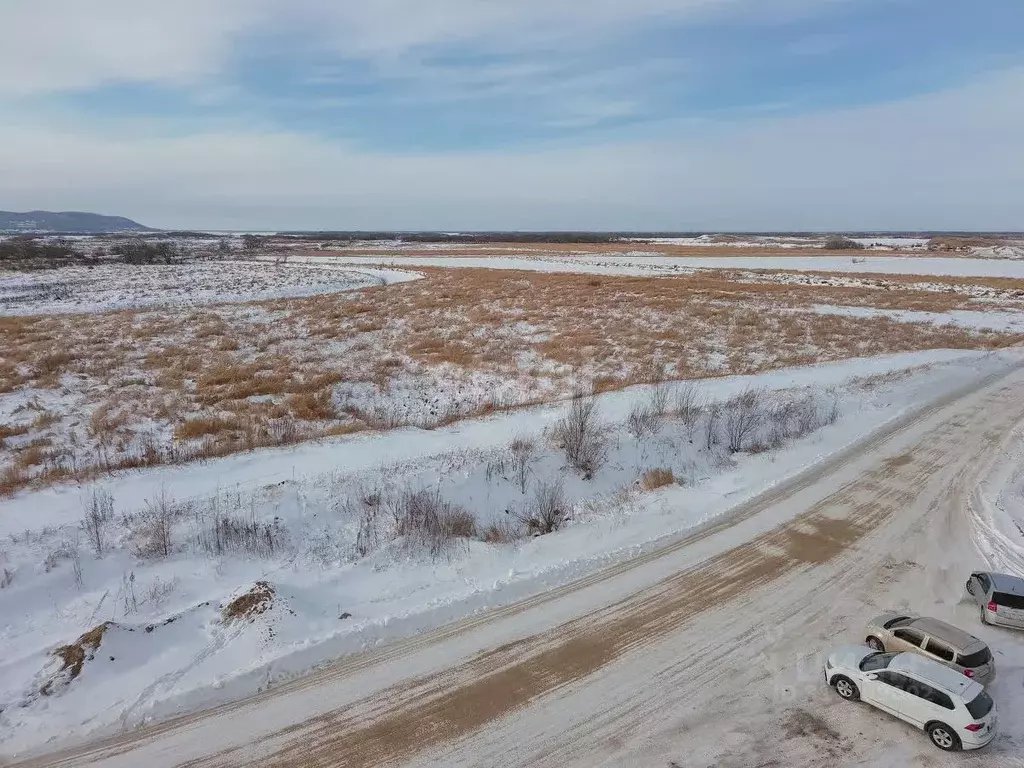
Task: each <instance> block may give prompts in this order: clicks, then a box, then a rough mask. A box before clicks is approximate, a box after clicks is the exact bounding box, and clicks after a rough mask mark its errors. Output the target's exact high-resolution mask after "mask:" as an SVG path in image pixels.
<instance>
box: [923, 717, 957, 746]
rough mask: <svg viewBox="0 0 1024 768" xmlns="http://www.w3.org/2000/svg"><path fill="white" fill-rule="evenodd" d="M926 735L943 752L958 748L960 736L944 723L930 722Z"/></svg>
mask: <svg viewBox="0 0 1024 768" xmlns="http://www.w3.org/2000/svg"><path fill="white" fill-rule="evenodd" d="M928 737H929V738H930V739H931V740H932V744H934V745H935V746H936V747H938V748H939V749H941V750H943V751H945V752H953V751H955V750H958V749H960V737H959V736H957V735H956V732H955V731H954V730H953V729H952V728H950V727H949V726H948V725H946V724H945V723H930V724H929V725H928Z"/></svg>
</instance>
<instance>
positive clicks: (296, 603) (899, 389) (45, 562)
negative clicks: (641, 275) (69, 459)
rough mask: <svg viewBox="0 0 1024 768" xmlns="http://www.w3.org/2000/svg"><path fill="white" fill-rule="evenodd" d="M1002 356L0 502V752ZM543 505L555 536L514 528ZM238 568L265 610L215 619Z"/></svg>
mask: <svg viewBox="0 0 1024 768" xmlns="http://www.w3.org/2000/svg"><path fill="white" fill-rule="evenodd" d="M1018 359H1019V355H1018V354H1017V353H1015V352H1011V351H1006V352H999V353H965V352H944V351H932V352H922V353H911V354H906V355H895V356H888V357H882V358H871V359H863V360H850V361H847V362H843V363H835V364H829V365H821V366H814V367H810V368H802V369H792V370H783V371H776V372H773V373H768V374H762V375H760V376H754V377H735V378H723V379H715V380H705V381H702V382H699V383H698V384H697V385H696V386H695V387H694V388H693V389H692V390H690V389H689V388H687V387H685V386H673V387H671V388H670V391H669V390H665V389H663V388H661V387H636V388H632V389H630V390H626V391H623V392H617V393H612V394H608V395H604V396H601V397H600V398H598V400H597V401H596V402H597V409H598V411H597V413H598V416H599V418H598V421H599V423H600V425H601V426H600V430H599V437H597V436H596V435H595V439H597V440H598V441H599V444H600V446H601V450H600V451H599V452H598V453H599V455H598V456H597V457H596V458H595V459H594V461H593V462H592V463H591V464H588V465H587V466H586V467H583V468H573V467H572V466H571V462H570V460H569V457H568V455H567V450H566V442H567V439H566V437H565V434H564V432H561V433H560V432H559V430H558V429H557V424H558V422H559V421H560V420H561V419H562V418H563V417H564V416H565V414H566V411H567V406H565V405H560V406H550V407H541V408H535V409H531V410H528V411H521V412H517V413H511V414H504V415H497V416H492V417H489V418H486V419H480V420H474V421H469V422H461V423H458V424H456V425H454V426H451V427H447V428H444V429H441V430H437V431H434V432H424V431H421V430H408V429H407V430H401V431H393V432H389V433H384V434H380V435H373V436H355V437H352V438H346V439H339V440H332V441H329V442H323V443H320V444H316V445H313V444H307V445H302V446H299V447H296V448H293V449H287V450H271V451H262V452H259V453H251V454H245V455H240V456H233V457H228V458H225V459H221V460H217V461H211V462H209V463H206V464H203V465H199V466H189V467H164V468H159V469H154V470H145V471H142V472H138V473H130V474H122V475H118V476H116V477H111V478H108V479H106V480H104V481H102V482H101V483H99V484H97V485H95V486H92V487H90V488H82V489H76V488H69V487H59V488H52V489H48V490H43V491H38V492H34V493H30V494H22V495H20V496H18V497H16V498H14V499H8V500H6V501H3V502H0V537H2V538H0V584H2V586H3V589H2V590H0V616H2V617H3V621H2V623H0V641H2V644H3V647H4V650H5V654H4V658H3V659H2V661H0V708H2V710H3V711H2V713H0V725H2V726H3V727H2V728H0V745H2V747H0V749H2V750H3V752H4V753H8V754H10V753H16V752H21V751H23V750H25V749H28V748H33V747H38V746H40V745H42V744H44V743H47V742H49V741H50V740H55V739H67V738H72V739H77V738H81V737H82V736H84V735H86V734H89V733H92V732H96V731H109V730H111V729H114V728H118V727H123V726H130V725H133V724H136V723H139V722H143V721H145V720H146V719H147V718H151V717H159V716H164V715H167V714H170V713H173V712H175V711H179V710H181V709H188V708H191V707H194V706H197V705H200V704H209V703H213V702H215V701H218V700H224V699H229V698H234V697H238V696H241V695H245V694H247V693H251V692H254V691H255V690H258V689H260V688H262V687H265V686H267V685H268V684H270V683H272V682H275V681H279V680H281V679H283V678H286V677H289V676H292V675H295V674H299V673H301V672H303V671H305V670H308V669H309V668H311V667H313V666H315V665H317V664H319V663H322V662H324V661H327V660H329V659H332V658H336V657H337V656H338V655H339V654H343V653H348V652H353V651H357V650H359V649H361V648H364V647H366V646H368V645H372V644H375V643H378V642H381V641H382V640H386V639H389V638H394V637H398V636H402V635H406V634H409V633H414V632H418V631H421V630H423V629H425V628H427V627H431V626H436V625H439V624H441V623H444V622H447V621H450V620H452V619H455V618H457V617H458V616H461V615H466V614H468V613H472V612H474V611H477V610H480V609H482V608H485V607H489V606H494V605H499V604H504V603H508V602H511V601H513V600H515V599H517V598H520V597H522V596H524V595H528V594H532V593H535V592H538V591H542V590H544V589H546V588H550V587H551V586H553V585H556V584H560V583H564V582H566V581H569V580H571V579H573V578H574V577H577V576H579V575H581V574H583V573H585V572H587V571H590V570H593V569H595V568H598V567H600V566H602V565H606V564H608V563H611V562H616V561H620V560H624V559H628V558H630V557H633V556H635V555H636V554H637V553H639V552H642V551H645V550H646V549H647V548H649V547H651V546H652V545H653V543H654V542H655V541H658V540H663V539H664V537H666V536H670V535H674V534H678V533H679V532H681V531H685V530H687V529H690V528H692V527H694V526H696V525H699V524H700V523H702V522H704V521H707V520H709V519H711V518H713V517H715V516H717V515H720V514H722V513H723V512H724V511H726V510H728V509H729V508H731V507H734V506H735V505H736V504H738V503H740V502H741V501H743V500H744V499H746V498H749V497H750V496H752V495H753V494H755V493H757V492H759V491H761V490H763V489H765V488H767V487H770V486H772V485H773V484H775V483H778V482H780V481H781V480H782V479H784V478H786V477H789V476H792V475H793V474H795V473H796V472H798V471H800V470H801V469H802V468H805V467H807V466H809V465H812V464H814V463H816V462H818V461H821V460H822V459H823V458H824V457H826V456H828V455H830V454H833V453H835V452H836V451H838V450H840V449H842V448H843V447H845V446H848V445H849V444H850V443H851V442H853V441H856V440H858V439H861V438H862V437H864V436H866V435H868V434H870V433H871V432H872V431H873V430H875V429H877V428H878V427H879V426H880V425H882V424H884V423H886V422H888V421H891V420H892V419H895V418H897V417H899V416H900V415H902V414H905V413H907V412H908V411H910V410H913V409H915V408H918V407H921V406H923V405H925V404H927V403H929V402H931V401H932V400H934V399H936V398H938V397H941V396H943V395H946V394H948V393H950V392H951V391H954V390H956V389H958V388H959V387H961V386H963V385H965V384H967V383H969V382H971V381H975V380H978V379H979V378H981V377H983V376H984V375H986V374H988V373H991V372H994V371H998V370H1002V369H1004V368H1005V367H1006V366H1007V365H1009V364H1011V363H1013V362H1015V361H1016V360H1018ZM751 388H758V389H763V394H762V395H761V400H760V402H759V403H757V404H756V407H755V408H754V412H755V413H756V417H755V419H754V422H753V423H752V425H751V426H750V428H749V430H748V431H746V432H744V433H743V434H741V435H740V436H739V437H738V438H737V439H738V440H739V442H738V444H734V445H733V446H732V448H739V450H738V451H735V452H734V451H733V450H731V449H730V446H729V443H730V441H731V438H736V431H735V430H736V429H737V425H738V424H740V423H741V422H742V420H740V421H737V417H738V416H739V415H742V413H744V412H745V411H744V410H743V406H742V403H743V402H744V401H743V400H741V399H737V397H738V396H742V395H743V394H744V393H749V392H750V391H751ZM687 392H692V394H693V396H694V398H695V399H694V401H693V402H692V403H689V404H690V405H699V406H701V407H700V408H699V409H696V408H689V407H687V403H688V402H689V401H688V400H687V396H686V393H687ZM662 394H663V395H664V396H665V397H666V403H665V405H664V410H665V413H664V414H663V415H661V416H658V415H656V414H657V412H658V411H660V410H662V406H661V405H660V404H659V397H661V396H662ZM748 397H749V395H748ZM716 404H717V406H719V407H715V406H716ZM709 436H710V439H709ZM732 442H734V443H735V440H732ZM655 469H661V470H667V471H670V472H671V476H670V477H669V476H668V474H667V472H665V473H663V475H664V476H662V477H660V478H657V477H654V476H653V475H652V474H648V473H649V472H650V471H651V470H655ZM645 478H646V480H645ZM645 483H646V488H645V487H644V485H645ZM662 483H666V484H664V485H661V484H662ZM653 486H660V487H653ZM90 510H93V514H92V515H91V516H90ZM410 510H412V513H411V514H412V515H413V517H415V516H416V515H417V514H421V515H422V514H427V513H428V512H430V511H431V510H432V512H430V513H431V514H435V515H438V516H439V517H440V518H441V519H443V520H445V521H447V523H448V524H449V525H448V527H447V528H444V530H445V531H446V533H445V535H444V536H436V535H433V534H428V533H427V532H425V531H426V530H427V529H426V528H425V527H424V526H422V525H418V524H414V522H411V521H410V517H409V515H410ZM415 510H420V512H416V511H415ZM545 510H547V512H548V513H549V516H552V515H553V516H554V518H557V523H558V524H557V525H556V526H555V527H557V528H558V529H559V530H557V531H556V532H552V533H550V534H548V535H543V536H539V537H536V538H533V537H530V536H529V535H525V536H524V534H528V533H529V531H530V528H531V524H530V523H529V522H528V521H529V520H530V519H531V518H538V517H543V514H542V513H543V512H544V511H545ZM533 528H534V532H536V528H537V524H536V523H535V524H533ZM257 582H266V583H267V585H268V587H267V588H264V589H265V590H266V591H267V592H269V591H270V590H272V591H273V596H272V598H269V597H268V600H267V604H266V605H262V604H260V602H259V600H257V599H256V596H254V598H253V600H252V601H251V602H252V603H253V604H254V605H255V608H253V606H252V605H250V606H248V607H249V609H250V610H249V612H248V613H247V614H246V615H247V618H242V619H231V618H225V609H226V606H227V604H228V603H229V602H230V601H231V599H232V598H234V597H237V596H239V595H240V594H243V593H245V592H246V590H248V589H249V588H250V587H251V586H252V585H253V584H254V583H257ZM237 607H238V604H236V606H235V608H237ZM262 608H266V610H265V611H264V612H262V613H261V612H260V610H261V609H262ZM230 612H231V611H228V613H230ZM105 622H111V623H110V624H105ZM96 627H102V628H103V629H101V630H100V631H99V634H100V635H102V638H101V639H100V641H99V643H98V647H97V648H93V647H92V640H90V639H89V638H83V640H82V642H81V643H80V644H79V646H78V647H79V648H81V649H82V650H83V653H82V654H81V658H82V664H81V669H80V673H79V674H77V677H75V675H74V674H73V670H72V669H71V668H65V669H63V670H62V669H61V668H62V666H66V660H67V652H65V655H64V660H63V661H62V660H60V659H57V658H56V657H53V656H50V655H49V652H50V651H51V650H52V649H53V648H54V647H55V646H58V645H61V644H65V643H72V642H73V641H75V639H76V638H78V637H79V636H81V635H83V633H85V632H87V631H88V630H92V629H93V628H96ZM93 638H94V639H95V635H94V636H93ZM73 655H74V654H73V651H72V656H73ZM72 661H74V659H72ZM72 666H73V664H72ZM73 678H74V679H73ZM43 690H45V691H46V693H45V694H44V693H42V691H43Z"/></svg>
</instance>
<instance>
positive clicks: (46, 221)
mask: <svg viewBox="0 0 1024 768" xmlns="http://www.w3.org/2000/svg"><path fill="white" fill-rule="evenodd" d="M149 231H151V230H150V228H149V227H144V226H143V225H142V224H139V223H138V222H136V221H132V220H131V219H126V218H124V217H123V216H101V215H100V214H98V213H83V212H81V211H60V212H53V211H29V212H28V213H14V212H12V211H0V232H7V233H11V232H56V233H64V234H70V233H81V234H95V233H102V232H149Z"/></svg>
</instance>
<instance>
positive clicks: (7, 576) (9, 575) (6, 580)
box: [0, 568, 14, 589]
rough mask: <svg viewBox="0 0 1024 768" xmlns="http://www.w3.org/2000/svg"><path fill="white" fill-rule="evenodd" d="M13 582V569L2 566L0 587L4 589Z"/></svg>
mask: <svg viewBox="0 0 1024 768" xmlns="http://www.w3.org/2000/svg"><path fill="white" fill-rule="evenodd" d="M13 583H14V571H12V570H11V569H10V568H4V570H3V573H0V589H6V588H7V587H9V586H11V584H13Z"/></svg>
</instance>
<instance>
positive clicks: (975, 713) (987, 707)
mask: <svg viewBox="0 0 1024 768" xmlns="http://www.w3.org/2000/svg"><path fill="white" fill-rule="evenodd" d="M967 711H968V712H970V713H971V717H973V718H974V719H975V720H980V719H981V718H983V717H984V716H985V715H987V714H988V713H989V712H991V711H992V697H991V696H989V695H988V694H987V693H985V691H982V692H981V693H979V694H978V697H977V698H976V699H975V700H974V701H969V702H967Z"/></svg>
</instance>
